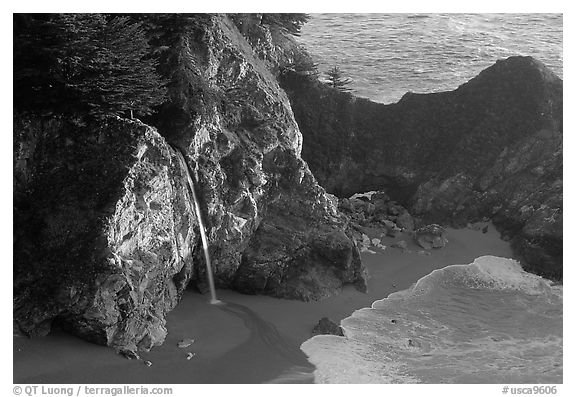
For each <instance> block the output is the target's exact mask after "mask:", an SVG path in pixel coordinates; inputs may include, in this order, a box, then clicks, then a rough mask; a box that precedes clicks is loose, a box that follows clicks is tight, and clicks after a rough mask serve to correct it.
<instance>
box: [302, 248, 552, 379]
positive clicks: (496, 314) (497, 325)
mask: <svg viewBox="0 0 576 397" xmlns="http://www.w3.org/2000/svg"><path fill="white" fill-rule="evenodd" d="M341 325H342V328H343V330H344V335H345V336H344V337H339V336H331V335H321V336H315V337H314V338H312V339H309V340H308V341H306V342H304V343H303V344H302V347H301V349H302V350H303V351H304V352H305V353H306V354H307V356H308V357H309V360H310V361H311V362H312V363H313V364H314V365H315V366H316V371H315V373H314V375H315V381H316V382H318V383H560V382H562V287H561V286H552V283H551V282H550V281H549V280H546V279H543V278H541V277H538V276H536V275H533V274H530V273H527V272H525V271H523V270H522V268H521V266H520V265H519V264H518V263H517V262H516V261H514V260H511V259H505V258H498V257H493V256H483V257H480V258H477V259H476V260H475V261H474V262H473V263H472V264H469V265H451V266H447V267H445V268H443V269H439V270H435V271H433V272H432V273H430V274H428V275H427V276H425V277H423V278H422V279H420V280H419V281H418V282H417V283H416V284H415V285H413V286H412V287H411V288H409V289H407V290H405V291H400V292H396V293H393V294H391V295H390V296H388V298H385V299H382V300H378V301H376V302H374V303H373V304H372V307H371V308H364V309H360V310H357V311H355V312H354V313H353V314H352V315H351V316H350V317H348V318H346V319H344V320H342V323H341Z"/></svg>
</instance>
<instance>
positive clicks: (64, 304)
mask: <svg viewBox="0 0 576 397" xmlns="http://www.w3.org/2000/svg"><path fill="white" fill-rule="evenodd" d="M171 40H172V41H171V42H170V43H169V45H170V48H171V50H170V51H169V52H168V54H169V56H168V57H167V58H166V59H164V63H163V65H162V66H163V67H164V68H167V69H169V73H168V74H169V75H170V79H171V80H170V85H169V95H170V101H169V102H168V103H166V104H165V105H164V106H163V107H162V108H161V109H159V111H158V113H157V114H156V115H155V116H154V117H150V118H149V119H146V120H144V121H145V122H146V123H148V124H153V125H154V126H155V127H157V128H154V127H151V126H149V125H147V124H144V123H142V122H140V121H137V120H136V121H133V120H126V119H122V118H109V119H107V120H105V121H99V122H96V121H92V122H88V123H85V122H80V121H78V120H70V119H64V118H58V117H56V116H50V117H40V116H31V115H25V114H18V113H16V114H15V120H14V138H15V139H14V215H15V222H14V240H15V241H14V316H15V320H16V322H17V323H18V325H19V327H20V329H21V330H23V331H24V332H25V333H27V334H30V335H34V334H45V333H47V332H48V331H49V329H50V326H51V324H52V323H53V322H54V321H57V322H58V323H60V324H61V325H62V326H63V327H65V328H67V329H69V330H71V331H72V332H74V333H76V334H77V335H79V336H81V337H84V338H86V339H88V340H91V341H94V342H97V343H101V344H107V345H110V346H113V347H115V348H117V349H119V350H131V351H134V350H137V349H142V350H147V349H150V348H151V347H153V346H154V345H158V344H161V343H162V342H163V340H164V338H165V335H166V328H165V315H166V313H167V312H168V311H170V310H171V309H172V308H174V306H175V305H176V304H177V302H178V299H179V297H180V295H181V293H182V291H183V289H184V288H186V286H187V285H188V284H189V283H191V285H194V286H195V287H196V288H198V289H200V290H201V291H202V290H205V289H206V282H205V275H204V267H203V266H204V263H203V257H202V254H201V250H200V249H199V244H200V242H199V234H198V225H197V218H196V214H195V213H194V210H193V205H192V203H191V197H190V191H189V189H188V186H187V185H186V183H185V180H186V178H185V174H184V172H185V170H184V169H183V168H182V165H181V164H180V163H179V161H178V158H177V155H176V151H175V150H174V149H173V147H174V146H175V147H178V148H179V149H180V150H182V151H183V152H184V154H185V155H186V158H187V161H188V163H189V165H190V168H191V169H192V171H193V174H194V175H193V176H194V178H195V179H196V181H197V187H198V189H199V192H200V195H201V196H202V199H203V207H204V208H205V209H206V212H207V214H206V215H207V220H208V238H209V241H210V244H211V247H210V251H211V256H212V259H213V266H214V268H215V269H214V270H215V279H216V284H217V286H218V287H221V288H234V289H236V290H238V291H241V292H245V293H260V294H268V295H272V296H277V297H283V298H294V299H302V300H310V299H320V298H323V297H326V296H329V295H331V294H333V293H335V292H337V291H338V290H339V289H340V288H341V287H342V286H343V285H344V284H354V285H355V286H356V287H357V288H359V289H361V290H363V289H364V288H365V281H364V270H363V267H362V264H361V262H360V259H359V254H358V250H357V248H356V245H355V243H354V241H353V240H352V239H351V238H349V237H348V235H347V224H346V218H344V217H342V216H341V215H340V214H339V213H338V211H337V208H336V206H337V200H335V198H334V197H333V196H330V195H328V194H326V192H325V190H324V189H323V188H322V187H320V186H319V185H318V183H317V182H316V179H315V178H314V176H313V175H312V173H311V172H310V170H309V169H308V166H307V164H306V163H305V162H304V161H303V160H302V158H301V157H300V152H301V149H302V136H301V133H300V131H299V128H298V125H297V124H296V121H295V119H294V116H293V113H292V110H291V107H290V103H289V101H288V98H287V96H286V95H285V93H284V92H283V91H282V90H281V89H280V87H279V85H278V83H277V80H276V78H275V77H274V75H273V74H272V73H271V71H270V70H271V69H273V68H272V67H271V66H272V62H271V60H270V59H266V57H265V56H262V53H261V52H258V51H256V52H255V51H254V50H253V47H251V46H250V44H248V42H247V41H246V40H245V38H244V37H243V36H242V35H241V34H240V32H239V31H238V30H237V28H236V26H235V25H234V24H233V23H232V21H231V20H229V19H228V18H227V17H225V16H203V17H202V19H201V23H198V24H196V25H194V26H193V27H191V28H190V29H189V30H187V31H184V32H182V33H179V34H177V35H175V36H172V38H171ZM262 48H264V47H262ZM258 54H260V55H261V57H259V56H258Z"/></svg>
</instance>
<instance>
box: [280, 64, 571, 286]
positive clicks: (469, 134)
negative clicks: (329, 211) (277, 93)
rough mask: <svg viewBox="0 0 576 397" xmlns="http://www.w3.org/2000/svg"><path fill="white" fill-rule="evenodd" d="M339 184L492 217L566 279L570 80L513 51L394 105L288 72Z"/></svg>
mask: <svg viewBox="0 0 576 397" xmlns="http://www.w3.org/2000/svg"><path fill="white" fill-rule="evenodd" d="M281 83H282V86H283V87H284V88H285V90H286V91H287V93H288V94H289V97H290V100H291V103H292V109H293V111H294V114H295V117H296V120H297V121H298V124H299V126H300V129H301V131H302V134H303V137H304V149H303V153H302V155H303V158H304V159H305V160H306V161H307V162H308V164H309V166H310V168H311V170H312V172H313V173H314V175H315V176H316V177H317V178H318V180H319V182H320V184H321V185H322V186H324V187H325V188H326V189H327V191H328V192H331V193H333V194H336V195H337V196H340V197H348V196H350V195H351V194H353V193H356V192H363V191H369V190H385V191H386V192H387V193H388V195H389V196H390V197H392V198H393V199H395V200H397V201H399V202H400V203H401V204H403V205H404V206H405V207H407V208H408V209H409V210H410V212H411V213H412V214H413V215H416V216H417V217H420V218H421V219H422V221H424V222H425V223H430V222H438V223H444V224H452V225H456V226H462V225H465V224H466V223H467V222H473V221H476V220H479V219H482V218H490V219H492V220H493V222H494V223H495V224H496V225H497V227H498V228H499V229H500V230H501V231H502V233H503V234H504V235H505V236H506V237H507V238H510V239H511V240H512V244H513V246H514V247H515V249H516V252H517V253H518V255H519V256H520V257H521V259H522V260H523V262H524V265H525V267H526V268H528V269H530V270H533V271H536V272H537V273H539V274H542V275H545V276H548V277H552V278H562V80H561V79H559V78H558V77H557V76H555V75H554V74H553V73H552V72H550V71H549V70H548V69H546V67H545V66H544V65H543V64H542V63H540V62H539V61H537V60H535V59H533V58H530V57H511V58H509V59H506V60H502V61H499V62H497V63H496V64H495V65H493V66H491V67H490V68H488V69H486V70H484V71H483V72H482V73H480V74H479V75H478V76H477V77H475V78H474V79H472V80H471V81H469V82H468V83H466V84H463V85H462V86H460V87H459V88H458V89H456V90H454V91H451V92H443V93H434V94H413V93H407V94H406V95H405V96H404V97H403V98H402V99H401V100H400V101H399V102H398V103H396V104H391V105H383V104H378V103H374V102H371V101H368V100H366V99H361V98H355V97H353V96H352V95H350V94H347V93H342V92H339V91H337V90H335V89H331V88H328V87H326V86H324V85H322V84H319V83H318V82H317V81H315V80H314V79H309V78H307V77H306V76H302V75H299V74H297V73H286V74H284V75H282V76H281Z"/></svg>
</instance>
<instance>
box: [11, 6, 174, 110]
mask: <svg viewBox="0 0 576 397" xmlns="http://www.w3.org/2000/svg"><path fill="white" fill-rule="evenodd" d="M16 22H18V23H16ZM14 25H15V34H14V102H15V107H16V108H18V109H19V110H28V111H32V112H35V113H37V112H41V113H61V114H75V115H90V116H93V117H103V116H106V115H125V114H127V113H128V112H131V111H134V112H136V113H138V114H141V115H146V114H150V113H151V112H152V108H153V107H154V106H156V105H159V104H161V103H162V102H163V101H164V100H165V98H166V89H165V87H164V82H163V81H162V79H161V78H160V77H159V76H158V74H157V73H156V66H157V62H156V60H155V59H154V58H152V57H151V56H150V55H149V46H148V42H147V39H146V36H145V32H144V29H143V28H142V27H141V24H140V23H132V22H131V21H130V18H128V17H112V16H105V15H103V14H49V15H38V16H36V15H35V16H18V17H16V16H15V24H14Z"/></svg>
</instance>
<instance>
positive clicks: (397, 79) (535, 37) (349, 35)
mask: <svg viewBox="0 0 576 397" xmlns="http://www.w3.org/2000/svg"><path fill="white" fill-rule="evenodd" d="M562 27H563V18H562V14H312V15H311V19H310V21H309V22H308V23H307V24H306V25H304V27H303V28H302V35H301V37H300V39H299V40H300V41H301V42H302V43H303V44H304V45H305V46H306V48H307V49H308V50H309V51H310V53H311V54H312V56H313V57H314V58H315V61H316V62H317V63H318V64H319V69H320V71H321V72H325V71H326V70H328V69H329V68H331V67H332V66H334V65H337V66H339V67H340V68H341V70H342V71H343V72H344V73H345V75H346V76H347V77H349V78H351V79H352V81H353V83H352V84H351V85H350V88H352V92H353V93H354V94H355V95H357V96H361V97H366V98H370V99H372V100H374V101H377V102H383V103H392V102H396V101H398V100H399V99H400V98H401V97H402V95H404V94H405V93H406V92H408V91H411V92H417V93H427V92H438V91H447V90H453V89H455V88H457V87H458V86H459V85H461V84H463V83H465V82H466V81H468V80H470V79H471V78H473V77H474V76H476V75H477V74H478V73H479V72H480V71H482V70H483V69H485V68H487V67H489V66H490V65H492V64H494V63H495V62H496V61H497V60H498V59H503V58H507V57H510V56H513V55H530V56H533V57H535V58H537V59H539V60H540V61H542V62H544V64H545V65H547V66H548V67H549V68H550V69H551V70H552V71H554V72H555V73H556V74H558V75H559V76H560V77H562V72H563V70H562V62H563V52H562V41H563V40H562Z"/></svg>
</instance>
